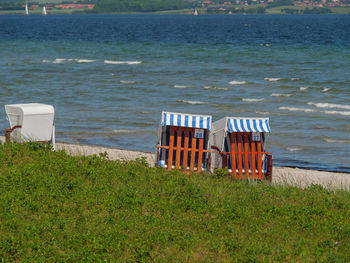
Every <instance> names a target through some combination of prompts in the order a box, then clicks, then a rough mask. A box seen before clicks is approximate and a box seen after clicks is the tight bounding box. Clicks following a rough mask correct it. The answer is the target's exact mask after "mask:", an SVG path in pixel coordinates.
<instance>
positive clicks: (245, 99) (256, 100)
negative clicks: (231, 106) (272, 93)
mask: <svg viewBox="0 0 350 263" xmlns="http://www.w3.org/2000/svg"><path fill="white" fill-rule="evenodd" d="M264 100H265V99H264V98H261V99H251V98H242V101H246V102H260V101H264Z"/></svg>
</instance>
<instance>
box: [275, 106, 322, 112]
mask: <svg viewBox="0 0 350 263" xmlns="http://www.w3.org/2000/svg"><path fill="white" fill-rule="evenodd" d="M279 109H280V110H287V111H299V112H300V111H301V112H318V111H317V110H314V109H308V108H296V107H279Z"/></svg>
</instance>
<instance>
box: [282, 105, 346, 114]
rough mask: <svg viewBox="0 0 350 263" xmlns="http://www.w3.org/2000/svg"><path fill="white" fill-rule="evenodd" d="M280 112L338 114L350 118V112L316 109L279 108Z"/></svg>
mask: <svg viewBox="0 0 350 263" xmlns="http://www.w3.org/2000/svg"><path fill="white" fill-rule="evenodd" d="M279 109H280V110H287V111H296V112H319V113H325V114H332V115H334V114H336V115H342V116H350V111H329V110H325V111H318V110H315V109H309V108H296V107H279Z"/></svg>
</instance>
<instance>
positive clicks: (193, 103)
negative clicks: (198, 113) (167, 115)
mask: <svg viewBox="0 0 350 263" xmlns="http://www.w3.org/2000/svg"><path fill="white" fill-rule="evenodd" d="M177 102H182V103H187V104H192V105H196V104H198V105H199V104H208V102H203V101H195V100H178V101H177Z"/></svg>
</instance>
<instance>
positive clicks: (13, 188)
mask: <svg viewBox="0 0 350 263" xmlns="http://www.w3.org/2000/svg"><path fill="white" fill-rule="evenodd" d="M349 260H350V193H349V192H345V191H336V192H331V191H327V190H324V189H322V188H321V187H319V186H313V187H309V188H307V189H299V188H293V187H282V186H278V187H277V186H272V185H270V184H269V183H267V182H262V183H254V182H238V181H231V180H229V179H228V178H225V177H220V176H218V175H208V174H183V173H182V172H178V171H172V172H167V171H165V170H163V169H161V168H150V167H148V165H147V164H146V163H145V162H144V161H142V160H139V161H132V162H119V161H110V160H108V156H93V157H79V156H78V157H72V156H68V155H67V154H66V153H65V152H54V151H52V150H50V148H49V147H46V146H43V145H38V144H25V145H18V144H6V145H1V144H0V261H1V262H73V261H78V262H349Z"/></svg>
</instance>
